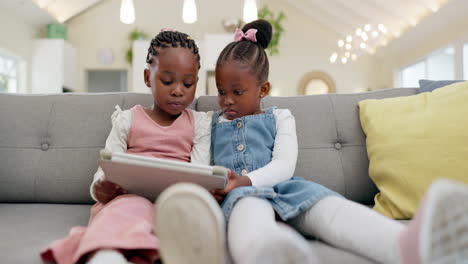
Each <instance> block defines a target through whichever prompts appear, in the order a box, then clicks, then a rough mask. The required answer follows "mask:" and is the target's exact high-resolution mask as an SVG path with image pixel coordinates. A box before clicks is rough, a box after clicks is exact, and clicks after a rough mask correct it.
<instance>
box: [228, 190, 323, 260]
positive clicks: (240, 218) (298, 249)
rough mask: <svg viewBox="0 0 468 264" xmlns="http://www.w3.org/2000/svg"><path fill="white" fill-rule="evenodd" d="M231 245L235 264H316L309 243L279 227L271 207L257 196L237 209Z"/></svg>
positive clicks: (232, 218)
mask: <svg viewBox="0 0 468 264" xmlns="http://www.w3.org/2000/svg"><path fill="white" fill-rule="evenodd" d="M228 242H229V243H228V244H229V248H230V251H231V254H232V258H233V259H234V261H235V263H242V264H249V263H259V264H262V263H316V262H314V260H315V256H314V255H313V252H312V250H311V249H310V247H309V245H308V243H307V241H306V240H305V239H304V238H303V237H302V236H301V235H300V234H298V233H297V232H295V231H294V230H293V229H291V228H290V227H288V226H287V225H285V224H278V223H277V222H276V221H275V214H274V211H273V208H272V206H271V204H270V203H269V202H268V201H266V200H264V199H260V198H256V197H245V198H243V199H241V200H240V201H238V202H237V203H236V205H235V206H234V208H233V210H232V213H231V216H230V219H229V226H228Z"/></svg>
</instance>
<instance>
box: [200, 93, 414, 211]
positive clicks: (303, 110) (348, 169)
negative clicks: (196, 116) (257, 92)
mask: <svg viewBox="0 0 468 264" xmlns="http://www.w3.org/2000/svg"><path fill="white" fill-rule="evenodd" d="M417 92H418V90H417V89H401V88H400V89H398V88H396V89H386V90H379V91H374V92H367V93H354V94H327V95H311V96H293V97H266V98H265V99H264V100H262V103H263V108H267V107H270V106H277V107H278V108H288V109H290V110H291V112H292V114H293V115H294V117H295V119H296V130H297V136H298V145H299V156H298V161H297V165H296V171H295V175H296V176H301V177H304V178H306V179H308V180H311V181H314V182H317V183H320V184H322V185H324V186H326V187H328V188H330V189H332V190H335V191H337V192H339V193H341V194H342V195H344V196H345V197H347V198H349V199H351V200H354V201H357V202H360V203H364V204H373V201H374V196H375V194H376V193H377V188H376V187H375V185H374V184H373V182H372V181H371V179H370V178H369V174H368V169H369V160H368V158H367V151H366V137H365V135H364V133H363V131H362V129H361V123H360V121H359V109H358V104H357V103H358V102H359V101H361V100H365V99H370V98H375V99H379V98H387V97H397V96H407V95H413V94H416V93H417ZM196 109H197V110H198V111H209V110H218V109H219V107H218V106H217V99H216V97H215V96H211V97H210V96H203V97H200V98H199V99H198V100H197V104H196Z"/></svg>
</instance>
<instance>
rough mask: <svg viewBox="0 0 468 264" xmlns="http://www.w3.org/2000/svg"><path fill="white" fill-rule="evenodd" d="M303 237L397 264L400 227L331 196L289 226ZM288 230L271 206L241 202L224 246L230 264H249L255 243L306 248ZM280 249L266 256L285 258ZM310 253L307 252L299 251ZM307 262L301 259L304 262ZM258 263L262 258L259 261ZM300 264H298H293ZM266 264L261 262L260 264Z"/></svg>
mask: <svg viewBox="0 0 468 264" xmlns="http://www.w3.org/2000/svg"><path fill="white" fill-rule="evenodd" d="M290 224H291V226H293V227H294V228H295V229H296V230H298V231H299V232H301V233H302V234H304V235H308V236H314V237H317V238H320V239H321V240H323V241H325V242H327V243H328V244H330V245H332V246H334V247H337V248H341V249H344V250H348V251H350V252H353V253H356V254H359V255H362V256H366V257H368V258H369V259H372V260H374V261H377V262H380V263H397V262H399V258H400V256H399V249H398V237H399V234H400V232H401V231H403V229H404V225H402V224H400V223H398V222H396V221H393V220H391V219H389V218H387V217H385V216H382V215H380V214H378V213H376V212H374V211H372V210H371V209H369V208H367V207H365V206H363V205H361V204H358V203H355V202H352V201H349V200H346V199H343V198H340V197H336V196H330V197H326V198H324V199H322V200H320V201H319V202H317V203H316V204H315V205H314V206H313V207H311V208H310V209H309V210H307V211H306V212H304V213H303V214H301V215H299V216H297V217H296V218H295V219H292V220H291V221H290ZM294 233H297V232H293V230H292V229H288V228H286V227H285V226H284V225H281V224H278V223H277V222H276V221H275V215H274V211H273V208H272V206H271V204H270V203H269V202H268V201H266V200H263V199H260V198H255V197H246V198H243V199H242V200H240V201H239V202H237V203H236V205H235V206H234V208H233V211H232V213H231V216H230V219H229V226H228V242H229V243H228V244H229V246H230V250H231V254H232V257H233V259H234V260H235V261H236V263H249V262H252V261H249V259H252V258H254V257H255V256H254V254H255V252H254V251H255V250H254V249H256V248H259V246H260V244H261V243H265V242H269V243H270V244H271V243H274V242H272V241H276V240H278V237H279V236H280V235H281V236H283V238H284V237H285V236H288V238H284V240H288V243H293V244H294V243H295V244H296V245H297V246H298V247H302V246H303V245H307V242H306V241H305V240H304V238H302V237H301V236H299V235H297V234H296V235H295V234H294ZM282 249H283V248H282V247H281V246H279V247H276V248H272V249H271V250H270V252H272V251H273V252H278V251H279V253H281V252H282V253H285V251H286V249H283V250H282ZM304 250H308V251H311V249H310V247H308V249H304ZM308 257H309V258H310V256H304V258H308ZM260 258H261V259H264V256H263V257H260ZM296 262H297V263H301V262H300V261H296ZM265 263H267V262H265Z"/></svg>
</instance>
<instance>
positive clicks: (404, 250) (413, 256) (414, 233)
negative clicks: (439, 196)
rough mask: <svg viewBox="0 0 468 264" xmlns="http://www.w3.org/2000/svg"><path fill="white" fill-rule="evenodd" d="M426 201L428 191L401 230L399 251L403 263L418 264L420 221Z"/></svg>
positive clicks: (419, 261)
mask: <svg viewBox="0 0 468 264" xmlns="http://www.w3.org/2000/svg"><path fill="white" fill-rule="evenodd" d="M427 202H428V193H426V195H425V196H424V198H423V200H422V202H421V203H420V206H419V208H418V210H417V211H416V214H415V216H414V218H413V220H411V222H410V223H409V224H408V227H407V228H406V230H405V231H403V232H401V235H400V239H399V245H400V253H401V262H402V263H403V264H419V263H421V252H419V243H420V242H419V239H420V236H421V223H422V217H423V213H424V209H425V207H426V203H427Z"/></svg>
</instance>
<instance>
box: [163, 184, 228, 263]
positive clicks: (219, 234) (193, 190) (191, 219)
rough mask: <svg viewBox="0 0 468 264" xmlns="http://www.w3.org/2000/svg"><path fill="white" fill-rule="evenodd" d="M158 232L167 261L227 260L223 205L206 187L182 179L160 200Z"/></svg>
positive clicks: (166, 191)
mask: <svg viewBox="0 0 468 264" xmlns="http://www.w3.org/2000/svg"><path fill="white" fill-rule="evenodd" d="M154 219H155V226H154V230H155V233H156V236H157V237H158V238H159V240H160V247H161V249H160V252H161V257H162V260H163V262H164V263H165V264H187V263H206V264H222V263H224V261H225V256H226V251H225V232H226V231H225V227H224V219H223V214H222V212H221V209H220V207H219V205H218V203H217V202H216V200H215V199H214V198H213V196H212V195H211V194H210V193H209V192H208V191H207V190H205V189H203V188H202V187H200V186H198V185H195V184H190V183H180V184H175V185H173V186H171V187H169V188H167V189H166V190H165V191H164V192H163V193H162V194H161V195H160V196H159V197H158V199H157V200H156V209H155V218H154Z"/></svg>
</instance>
